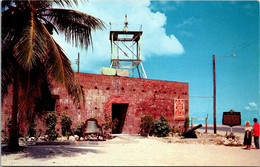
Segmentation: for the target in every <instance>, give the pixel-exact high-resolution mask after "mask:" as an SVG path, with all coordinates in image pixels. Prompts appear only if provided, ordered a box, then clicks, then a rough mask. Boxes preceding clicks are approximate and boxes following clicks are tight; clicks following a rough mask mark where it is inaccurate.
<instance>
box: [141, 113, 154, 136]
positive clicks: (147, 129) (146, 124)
mask: <svg viewBox="0 0 260 167" xmlns="http://www.w3.org/2000/svg"><path fill="white" fill-rule="evenodd" d="M153 128H154V119H153V116H152V115H145V116H144V117H142V118H141V124H140V132H139V133H140V135H141V136H148V135H152V131H153Z"/></svg>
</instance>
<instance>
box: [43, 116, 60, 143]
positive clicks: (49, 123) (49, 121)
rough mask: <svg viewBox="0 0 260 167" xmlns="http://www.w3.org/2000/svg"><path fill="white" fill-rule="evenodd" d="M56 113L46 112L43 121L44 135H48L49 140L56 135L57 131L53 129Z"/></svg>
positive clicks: (52, 139) (55, 122) (55, 137)
mask: <svg viewBox="0 0 260 167" xmlns="http://www.w3.org/2000/svg"><path fill="white" fill-rule="evenodd" d="M57 122H58V120H57V115H56V113H52V112H51V113H48V114H47V116H46V118H45V123H46V135H48V140H49V141H54V140H56V139H57V137H58V133H57V131H56V129H55V126H56V124H57Z"/></svg>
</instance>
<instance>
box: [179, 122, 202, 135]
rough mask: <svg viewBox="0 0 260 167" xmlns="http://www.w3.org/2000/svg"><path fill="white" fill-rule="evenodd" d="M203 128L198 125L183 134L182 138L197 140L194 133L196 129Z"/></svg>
mask: <svg viewBox="0 0 260 167" xmlns="http://www.w3.org/2000/svg"><path fill="white" fill-rule="evenodd" d="M201 127H202V125H201V124H199V125H197V126H195V127H193V128H191V129H189V130H187V131H186V132H184V133H182V136H183V137H184V138H197V135H196V134H195V132H194V131H195V130H196V129H199V128H201Z"/></svg>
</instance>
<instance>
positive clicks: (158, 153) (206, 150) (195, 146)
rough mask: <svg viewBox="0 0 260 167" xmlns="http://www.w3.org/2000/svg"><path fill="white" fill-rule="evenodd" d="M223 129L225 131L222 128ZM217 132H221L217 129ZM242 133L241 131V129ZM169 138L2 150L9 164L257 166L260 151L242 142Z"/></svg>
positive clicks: (134, 137)
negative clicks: (229, 144)
mask: <svg viewBox="0 0 260 167" xmlns="http://www.w3.org/2000/svg"><path fill="white" fill-rule="evenodd" d="M221 132H222V133H225V131H221ZM219 133H220V132H219ZM240 136H241V137H242V136H243V134H242V133H240ZM190 140H191V141H193V142H191V143H177V142H170V141H171V139H170V138H167V139H162V138H156V137H148V138H143V137H140V136H137V135H132V136H130V135H119V136H118V137H116V138H114V139H112V140H107V141H84V142H75V143H73V144H71V145H34V146H27V147H25V148H24V149H23V151H20V152H18V153H12V154H10V153H7V152H2V156H1V165H8V166H9V165H10V166H16V165H18V166H104V165H105V166H118V165H121V166H124V165H129V166H130V165H141V166H146V165H149V166H152V165H154V166H157V165H158V166H166V165H170V166H175V165H176V166H259V165H260V156H259V155H260V154H259V153H260V151H259V150H256V149H251V150H246V149H244V147H243V146H236V147H234V146H233V147H232V146H224V145H214V144H201V143H196V142H195V143H194V141H196V139H190Z"/></svg>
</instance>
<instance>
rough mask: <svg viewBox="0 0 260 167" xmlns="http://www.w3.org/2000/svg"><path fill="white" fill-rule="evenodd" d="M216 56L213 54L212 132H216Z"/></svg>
mask: <svg viewBox="0 0 260 167" xmlns="http://www.w3.org/2000/svg"><path fill="white" fill-rule="evenodd" d="M215 65H216V58H215V55H213V87H214V88H213V115H214V116H213V117H214V118H213V120H214V134H216V133H217V123H216V66H215Z"/></svg>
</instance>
